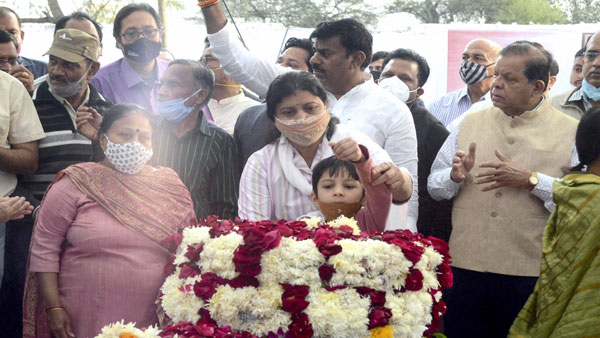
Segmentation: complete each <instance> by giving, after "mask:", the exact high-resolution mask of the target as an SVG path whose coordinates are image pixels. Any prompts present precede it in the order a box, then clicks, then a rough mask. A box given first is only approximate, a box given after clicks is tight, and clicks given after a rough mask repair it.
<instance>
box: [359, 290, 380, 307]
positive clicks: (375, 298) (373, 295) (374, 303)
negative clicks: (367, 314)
mask: <svg viewBox="0 0 600 338" xmlns="http://www.w3.org/2000/svg"><path fill="white" fill-rule="evenodd" d="M354 289H355V290H356V292H358V294H359V295H361V296H368V297H369V298H370V299H371V307H373V308H375V307H380V306H384V305H385V291H377V290H375V289H371V288H367V287H364V286H359V287H355V288H354Z"/></svg>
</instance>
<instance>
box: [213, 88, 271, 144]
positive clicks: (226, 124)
mask: <svg viewBox="0 0 600 338" xmlns="http://www.w3.org/2000/svg"><path fill="white" fill-rule="evenodd" d="M259 104H260V102H257V101H254V100H252V99H250V98H247V97H246V95H244V93H242V92H240V93H239V94H237V95H235V96H232V97H228V98H226V99H223V100H221V101H217V100H215V99H210V101H209V102H208V108H209V109H210V113H211V115H212V117H213V119H214V123H215V124H216V125H217V126H219V127H221V128H223V129H225V131H226V132H228V133H229V134H230V135H233V128H234V127H235V122H236V121H237V119H238V116H240V114H241V113H242V112H243V111H244V110H245V109H246V108H250V107H254V106H258V105H259Z"/></svg>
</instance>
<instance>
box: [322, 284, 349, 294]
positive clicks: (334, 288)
mask: <svg viewBox="0 0 600 338" xmlns="http://www.w3.org/2000/svg"><path fill="white" fill-rule="evenodd" d="M345 288H347V286H346V285H336V286H327V287H325V290H327V291H329V292H332V291H335V290H343V289H345Z"/></svg>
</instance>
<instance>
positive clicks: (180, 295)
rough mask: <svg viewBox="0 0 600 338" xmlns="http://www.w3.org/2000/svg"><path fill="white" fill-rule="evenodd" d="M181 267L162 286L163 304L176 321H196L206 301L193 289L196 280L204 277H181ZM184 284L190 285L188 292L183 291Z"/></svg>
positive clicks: (166, 311) (167, 312)
mask: <svg viewBox="0 0 600 338" xmlns="http://www.w3.org/2000/svg"><path fill="white" fill-rule="evenodd" d="M179 272H180V268H177V269H176V271H175V273H173V274H172V275H171V276H169V277H167V279H166V280H165V282H164V283H163V285H162V287H161V291H162V293H163V297H162V299H161V304H162V307H163V309H164V310H165V313H166V314H167V315H168V316H169V317H171V318H172V319H173V321H174V322H179V321H184V322H192V323H195V322H196V321H198V319H200V315H199V314H198V310H200V309H201V308H202V307H203V306H204V301H203V300H202V299H200V298H198V297H196V295H195V294H194V291H193V290H192V287H193V285H194V284H195V282H196V281H199V280H201V279H202V277H201V276H196V277H193V278H187V279H185V280H181V279H179ZM183 285H190V290H189V291H188V292H184V291H181V290H180V288H181V287H182V286H183Z"/></svg>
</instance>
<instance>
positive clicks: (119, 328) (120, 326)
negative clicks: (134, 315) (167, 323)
mask: <svg viewBox="0 0 600 338" xmlns="http://www.w3.org/2000/svg"><path fill="white" fill-rule="evenodd" d="M124 333H131V334H133V335H135V336H137V337H141V336H142V335H143V334H144V332H142V330H140V329H138V328H136V327H135V323H127V324H125V323H124V321H123V320H121V321H120V322H116V323H112V324H109V325H107V326H105V327H103V328H102V331H101V333H100V334H99V335H97V336H96V338H115V337H119V336H120V335H122V334H124ZM154 337H156V335H155V336H154Z"/></svg>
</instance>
